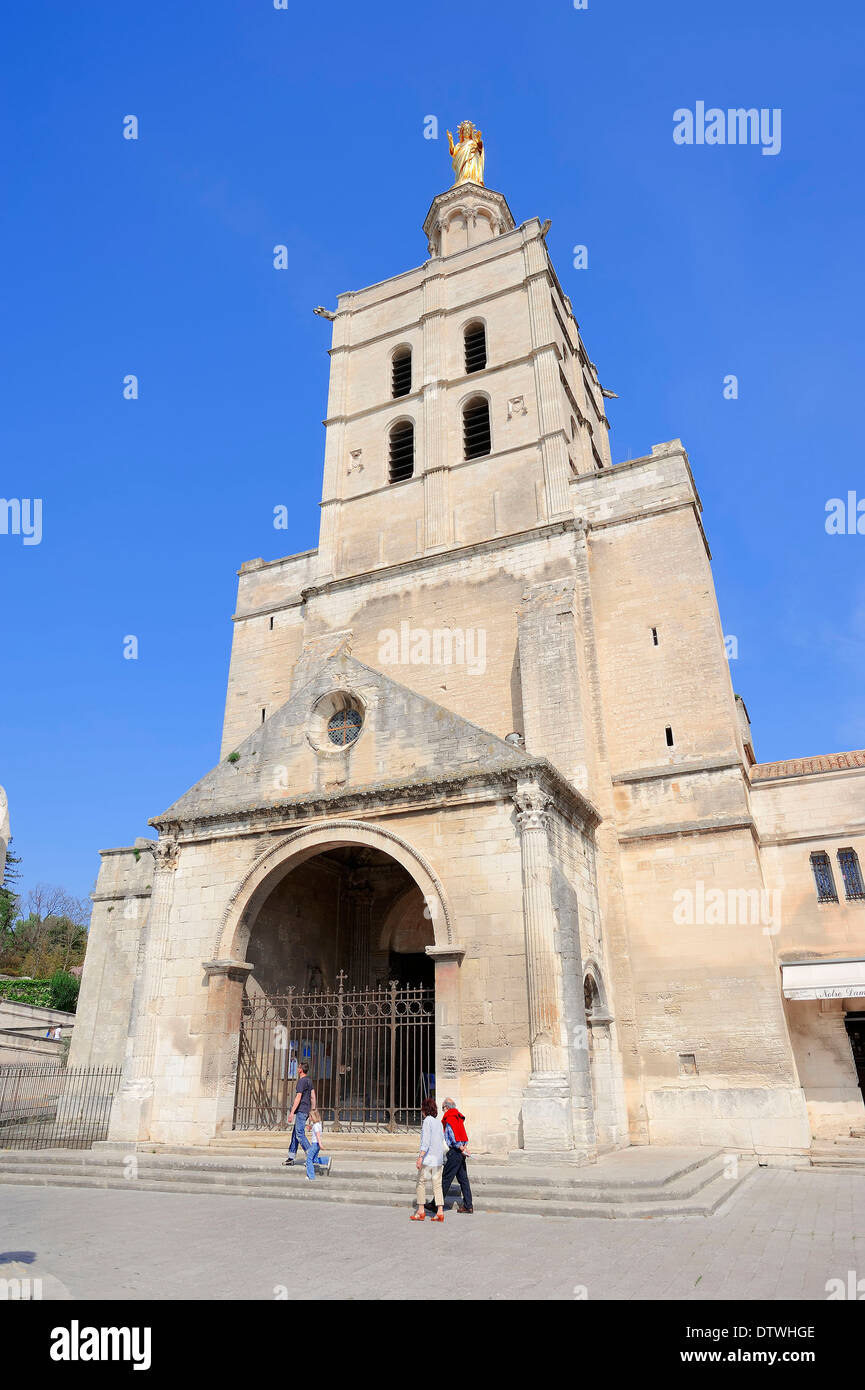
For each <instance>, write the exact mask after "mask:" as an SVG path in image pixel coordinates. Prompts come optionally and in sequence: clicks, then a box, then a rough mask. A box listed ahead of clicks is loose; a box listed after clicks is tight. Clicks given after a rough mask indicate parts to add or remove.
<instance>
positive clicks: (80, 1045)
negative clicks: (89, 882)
mask: <svg viewBox="0 0 865 1390" xmlns="http://www.w3.org/2000/svg"><path fill="white" fill-rule="evenodd" d="M153 847H154V841H153V840H148V839H144V838H142V839H138V840H136V842H135V844H134V845H133V846H131V847H130V848H128V849H106V850H102V863H101V867H100V870H99V877H98V879H97V881H96V888H95V890H94V892H93V894H92V898H93V911H92V913H91V917H90V928H89V931H88V935H87V954H86V956H85V959H84V972H83V974H82V977H81V989H80V992H79V995H78V1007H77V1012H76V1015H75V1030H74V1032H73V1035H72V1046H71V1048H70V1052H69V1065H70V1066H73V1067H85V1066H91V1067H118V1066H121V1065H122V1063H123V1059H124V1054H125V1051H126V1037H127V1033H128V1031H129V1023H130V1013H131V1009H132V996H133V989H134V987H135V982H136V980H137V978H138V976H139V973H140V960H139V947H140V945H141V939H142V932H143V931H144V928H145V925H146V922H147V916H148V911H149V906H150V894H151V886H152V883H153V874H154V864H153Z"/></svg>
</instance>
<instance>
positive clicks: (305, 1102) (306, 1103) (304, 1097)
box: [283, 1062, 316, 1168]
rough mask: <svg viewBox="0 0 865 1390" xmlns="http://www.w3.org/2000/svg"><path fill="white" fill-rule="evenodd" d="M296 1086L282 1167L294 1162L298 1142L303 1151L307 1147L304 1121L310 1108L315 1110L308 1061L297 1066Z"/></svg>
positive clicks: (305, 1150)
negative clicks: (285, 1157) (291, 1121)
mask: <svg viewBox="0 0 865 1390" xmlns="http://www.w3.org/2000/svg"><path fill="white" fill-rule="evenodd" d="M297 1070H298V1073H299V1075H298V1078H297V1088H296V1090H295V1093H294V1104H293V1105H292V1107H291V1112H290V1114H289V1116H288V1118H289V1119H290V1120H291V1119H293V1120H294V1129H293V1130H292V1132H291V1143H290V1144H289V1146H288V1158H287V1159H286V1160H285V1163H284V1164H283V1167H284V1168H290V1167H291V1165H292V1164H293V1163H294V1159H295V1155H296V1153H297V1146H298V1144H300V1146H301V1148H302V1149H303V1152H304V1153H306V1152H307V1151H308V1149H309V1140H308V1139H307V1137H306V1122H307V1120H308V1119H309V1112H310V1110H315V1108H316V1103H315V1087H314V1086H313V1084H312V1082H311V1081H310V1079H309V1063H308V1062H301V1064H300V1066H299V1067H298V1069H297Z"/></svg>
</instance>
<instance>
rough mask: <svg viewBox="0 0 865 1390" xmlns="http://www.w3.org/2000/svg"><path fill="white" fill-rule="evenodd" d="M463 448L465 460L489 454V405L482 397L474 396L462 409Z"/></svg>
mask: <svg viewBox="0 0 865 1390" xmlns="http://www.w3.org/2000/svg"><path fill="white" fill-rule="evenodd" d="M463 448H464V452H465V456H466V458H467V459H477V458H481V457H482V455H484V454H488V453H489V452H490V448H491V440H490V403H489V401H488V400H487V399H486V398H485V397H484V396H474V397H473V399H472V400H470V401H469V402H468V404H467V405H466V406H465V407H464V409H463Z"/></svg>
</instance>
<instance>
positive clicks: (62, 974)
mask: <svg viewBox="0 0 865 1390" xmlns="http://www.w3.org/2000/svg"><path fill="white" fill-rule="evenodd" d="M48 983H49V985H50V986H51V1007H52V1009H65V1010H66V1012H67V1013H70V1014H74V1012H75V1006H76V1004H77V1003H78V981H77V980H76V978H75V976H74V975H70V974H68V972H67V971H65V970H58V971H56V972H55V973H54V974H53V975H52V976H51V979H50V980H49V981H48Z"/></svg>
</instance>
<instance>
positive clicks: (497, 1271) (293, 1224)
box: [0, 1169, 865, 1300]
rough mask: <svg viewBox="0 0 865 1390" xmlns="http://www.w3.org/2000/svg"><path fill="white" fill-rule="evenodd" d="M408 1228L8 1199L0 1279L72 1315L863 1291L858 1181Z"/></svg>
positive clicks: (788, 1184) (361, 1218)
mask: <svg viewBox="0 0 865 1390" xmlns="http://www.w3.org/2000/svg"><path fill="white" fill-rule="evenodd" d="M408 1216H409V1208H408V1207H406V1210H405V1211H400V1210H398V1209H396V1208H386V1207H382V1208H377V1207H367V1206H364V1207H351V1206H342V1205H336V1204H331V1203H329V1202H320V1203H315V1204H314V1205H313V1204H311V1203H310V1204H307V1205H305V1204H304V1202H303V1200H302V1199H298V1200H297V1201H295V1200H293V1199H291V1200H282V1201H278V1202H277V1201H275V1200H269V1199H267V1198H249V1197H223V1196H213V1197H208V1196H182V1195H180V1194H173V1193H162V1192H136V1191H135V1190H134V1189H130V1190H129V1191H128V1192H127V1191H111V1190H99V1189H76V1188H63V1187H28V1188H24V1187H13V1186H3V1187H2V1188H0V1277H4V1276H5V1277H7V1278H8V1277H13V1276H17V1277H22V1276H24V1275H28V1276H29V1277H30V1278H34V1277H41V1278H42V1279H43V1296H44V1297H46V1298H47V1297H60V1298H62V1297H65V1296H69V1297H72V1298H84V1299H100V1298H129V1299H137V1298H143V1299H173V1298H193V1299H238V1298H239V1299H270V1298H274V1297H278V1296H280V1294H281V1295H282V1296H285V1295H286V1294H287V1296H288V1297H289V1298H291V1297H294V1296H297V1295H301V1296H303V1295H305V1296H308V1297H315V1298H317V1299H322V1298H325V1299H326V1298H355V1299H428V1298H448V1299H454V1298H456V1299H466V1298H469V1299H470V1298H479V1299H499V1298H501V1299H506V1298H536V1299H563V1298H564V1299H573V1298H575V1297H580V1296H584V1297H588V1298H589V1299H590V1300H591V1299H595V1300H602V1299H646V1298H649V1299H688V1300H691V1299H710V1298H722V1299H723V1298H744V1299H759V1300H763V1299H780V1298H793V1299H820V1300H823V1299H825V1298H826V1282H827V1280H829V1279H842V1280H844V1281H845V1283H846V1282H847V1280H848V1271H850V1270H855V1271H857V1277H858V1278H860V1279H865V1175H861V1174H853V1173H834V1172H807V1171H804V1172H795V1171H788V1170H780V1169H762V1170H760V1171H759V1172H758V1173H756V1174H755V1175H754V1176H753V1178H752V1179H751V1180H750V1181H749V1182H748V1183H747V1184H746V1185H745V1186H744V1187H743V1189H742V1191H741V1192H739V1193H737V1194H736V1195H735V1196H734V1197H733V1198H732V1200H731V1201H730V1202H729V1203H728V1204H727V1206H726V1208H725V1209H724V1210H723V1211H722V1212H721V1214H720V1215H717V1216H714V1217H711V1218H708V1219H696V1220H694V1219H691V1220H681V1219H675V1218H673V1219H665V1220H654V1221H634V1220H627V1221H606V1220H593V1219H564V1218H554V1217H536V1216H504V1215H501V1214H489V1215H484V1213H483V1212H482V1211H480V1210H478V1211H477V1212H476V1213H475V1215H474V1216H461V1215H459V1214H457V1213H456V1212H453V1213H452V1214H449V1215H448V1217H447V1218H446V1220H445V1222H444V1224H443V1225H435V1224H431V1223H429V1222H424V1223H423V1224H421V1223H416V1224H414V1225H412V1224H411V1223H410V1222H409V1220H408ZM4 1262H5V1263H4ZM863 1288H865V1284H863ZM582 1289H585V1294H581V1290H582Z"/></svg>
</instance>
